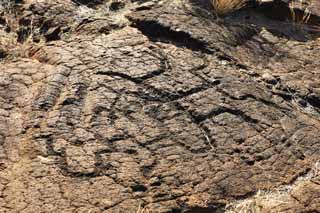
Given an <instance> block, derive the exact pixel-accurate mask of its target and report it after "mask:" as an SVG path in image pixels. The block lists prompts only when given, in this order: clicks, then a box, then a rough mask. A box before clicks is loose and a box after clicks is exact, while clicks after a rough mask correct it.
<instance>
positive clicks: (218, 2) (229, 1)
mask: <svg viewBox="0 0 320 213" xmlns="http://www.w3.org/2000/svg"><path fill="white" fill-rule="evenodd" d="M211 2H212V5H213V7H214V10H215V13H216V14H217V15H224V14H227V13H230V12H232V11H235V10H239V9H241V8H243V7H245V6H246V5H247V3H248V2H249V1H248V0H211Z"/></svg>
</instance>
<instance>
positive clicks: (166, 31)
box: [132, 20, 215, 54]
mask: <svg viewBox="0 0 320 213" xmlns="http://www.w3.org/2000/svg"><path fill="white" fill-rule="evenodd" d="M132 21H133V24H132V26H133V27H136V28H137V29H138V30H140V31H141V32H142V33H143V34H144V35H145V36H147V37H148V38H149V39H150V40H151V41H160V42H163V43H170V44H172V43H173V44H175V45H176V46H178V47H185V48H188V49H190V50H192V51H199V52H202V53H207V54H212V53H214V52H215V51H214V50H213V49H210V48H208V45H207V44H206V43H205V42H203V41H200V40H198V39H195V38H192V37H191V35H190V34H189V33H187V32H183V31H176V30H173V29H171V28H170V27H166V26H163V25H162V24H160V23H158V22H156V21H146V20H132Z"/></svg>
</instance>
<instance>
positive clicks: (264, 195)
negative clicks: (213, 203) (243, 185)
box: [225, 161, 320, 213]
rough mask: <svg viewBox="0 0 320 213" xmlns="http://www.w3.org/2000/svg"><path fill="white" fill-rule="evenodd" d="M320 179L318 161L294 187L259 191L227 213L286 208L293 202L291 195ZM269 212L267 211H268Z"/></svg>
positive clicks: (248, 212)
mask: <svg viewBox="0 0 320 213" xmlns="http://www.w3.org/2000/svg"><path fill="white" fill-rule="evenodd" d="M319 177H320V161H317V162H316V163H315V164H314V165H313V167H312V168H311V171H310V172H309V173H307V174H306V175H304V176H302V177H300V178H298V179H297V180H296V181H295V183H293V184H292V185H286V186H281V187H279V188H278V189H276V190H259V191H258V192H257V193H256V194H255V195H254V196H253V197H250V198H248V199H244V200H239V201H236V202H233V203H230V204H229V205H227V206H226V211H225V212H226V213H261V212H270V211H269V210H270V209H275V211H271V212H277V210H276V209H277V208H280V207H281V206H286V205H288V204H290V203H291V202H292V197H291V195H290V193H291V192H292V190H294V189H295V188H297V187H299V186H302V185H303V184H305V183H306V182H308V181H312V180H314V179H316V178H319ZM266 210H267V211H266Z"/></svg>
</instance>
